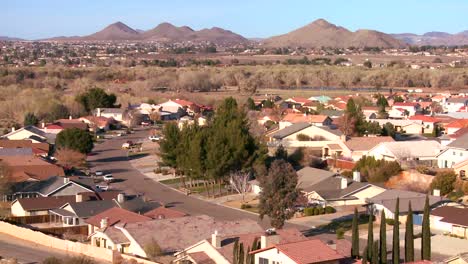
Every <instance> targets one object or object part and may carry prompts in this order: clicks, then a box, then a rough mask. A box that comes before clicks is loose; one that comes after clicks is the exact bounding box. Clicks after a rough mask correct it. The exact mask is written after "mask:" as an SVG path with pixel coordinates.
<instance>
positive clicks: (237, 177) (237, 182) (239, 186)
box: [229, 171, 250, 202]
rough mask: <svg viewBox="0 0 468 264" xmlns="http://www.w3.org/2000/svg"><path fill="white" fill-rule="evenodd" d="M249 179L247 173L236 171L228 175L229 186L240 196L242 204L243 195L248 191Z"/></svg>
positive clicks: (243, 200)
mask: <svg viewBox="0 0 468 264" xmlns="http://www.w3.org/2000/svg"><path fill="white" fill-rule="evenodd" d="M249 179H250V173H248V172H241V171H237V172H233V173H231V174H230V175H229V184H230V185H231V187H232V188H233V189H234V190H235V191H236V192H237V193H239V194H240V195H241V196H242V202H245V194H246V193H247V192H249V191H250V184H249Z"/></svg>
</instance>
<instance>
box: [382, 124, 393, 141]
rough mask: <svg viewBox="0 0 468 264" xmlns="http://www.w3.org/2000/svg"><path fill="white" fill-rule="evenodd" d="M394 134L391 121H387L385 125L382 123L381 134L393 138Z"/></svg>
mask: <svg viewBox="0 0 468 264" xmlns="http://www.w3.org/2000/svg"><path fill="white" fill-rule="evenodd" d="M395 135H396V131H395V127H394V126H393V124H392V123H390V122H388V123H386V124H385V125H383V128H382V136H388V137H392V138H395Z"/></svg>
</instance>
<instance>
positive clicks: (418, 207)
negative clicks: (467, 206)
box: [367, 189, 451, 225]
mask: <svg viewBox="0 0 468 264" xmlns="http://www.w3.org/2000/svg"><path fill="white" fill-rule="evenodd" d="M426 196H427V195H426V194H423V193H417V192H411V191H403V190H395V189H390V190H386V191H384V192H382V193H380V194H379V195H377V196H374V197H372V198H370V199H368V200H367V202H368V204H367V209H368V211H369V212H372V213H373V214H374V215H375V216H376V217H377V218H378V216H379V215H380V214H381V211H382V210H384V211H385V216H386V217H387V218H392V219H393V218H394V216H395V208H396V201H397V199H396V198H397V197H398V198H399V199H400V201H399V203H400V205H399V213H400V216H399V218H400V222H402V223H406V217H407V215H408V209H409V206H408V205H409V203H410V202H411V209H412V211H413V222H414V224H416V225H421V224H422V217H423V211H424V204H425V203H426ZM428 197H429V205H430V207H431V208H436V207H439V206H443V205H446V204H449V203H451V201H450V200H448V199H445V198H443V197H440V196H434V195H429V196H428Z"/></svg>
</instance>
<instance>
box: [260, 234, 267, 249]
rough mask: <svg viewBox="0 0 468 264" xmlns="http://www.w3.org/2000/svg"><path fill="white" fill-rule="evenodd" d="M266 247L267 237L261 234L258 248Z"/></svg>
mask: <svg viewBox="0 0 468 264" xmlns="http://www.w3.org/2000/svg"><path fill="white" fill-rule="evenodd" d="M266 247H268V237H267V236H266V235H263V236H261V237H260V248H266Z"/></svg>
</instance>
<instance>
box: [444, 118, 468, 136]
mask: <svg viewBox="0 0 468 264" xmlns="http://www.w3.org/2000/svg"><path fill="white" fill-rule="evenodd" d="M467 127H468V119H458V120H454V121H452V122H450V123H448V124H447V125H445V127H444V128H445V134H447V135H452V134H454V133H456V132H457V131H459V130H461V129H463V128H467Z"/></svg>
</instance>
